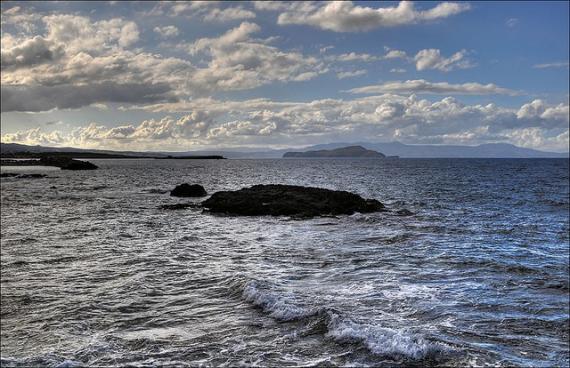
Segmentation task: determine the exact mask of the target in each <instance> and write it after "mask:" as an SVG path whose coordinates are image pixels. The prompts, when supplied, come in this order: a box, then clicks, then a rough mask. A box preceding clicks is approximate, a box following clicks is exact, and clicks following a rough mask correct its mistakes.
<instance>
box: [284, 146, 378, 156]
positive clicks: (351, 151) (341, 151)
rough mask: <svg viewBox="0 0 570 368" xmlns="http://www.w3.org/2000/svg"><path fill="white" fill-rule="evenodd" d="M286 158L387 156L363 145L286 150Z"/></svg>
mask: <svg viewBox="0 0 570 368" xmlns="http://www.w3.org/2000/svg"><path fill="white" fill-rule="evenodd" d="M283 157H284V158H291V157H368V158H385V157H386V156H385V155H384V154H382V153H380V152H376V151H373V150H368V149H366V148H364V147H362V146H348V147H341V148H335V149H330V150H318V151H304V152H285V153H284V154H283Z"/></svg>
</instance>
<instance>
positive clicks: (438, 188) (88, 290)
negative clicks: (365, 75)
mask: <svg viewBox="0 0 570 368" xmlns="http://www.w3.org/2000/svg"><path fill="white" fill-rule="evenodd" d="M91 161H92V162H94V163H96V164H97V165H99V166H100V169H99V170H96V171H77V172H66V171H48V172H46V174H48V177H47V178H43V179H21V178H3V179H2V190H1V199H2V205H1V210H2V212H1V220H2V221H1V225H2V231H1V250H2V271H1V277H2V279H1V280H2V289H1V293H2V295H1V297H2V299H1V305H2V324H1V352H2V362H1V363H2V366H7V367H9V366H18V365H26V366H28V365H53V366H58V365H59V366H67V367H69V366H80V365H97V366H100V365H118V366H125V365H136V366H141V365H142V366H154V365H157V366H168V365H172V366H174V365H176V366H183V365H188V366H196V365H206V366H218V365H227V366H236V365H247V366H250V365H261V366H284V365H325V366H330V365H333V366H342V365H349V366H359V365H362V366H367V365H373V366H378V365H385V366H410V365H422V366H424V365H446V366H449V365H452V366H453V365H456V366H465V365H486V364H489V365H499V366H501V365H504V366H513V365H521V366H553V365H559V366H567V365H568V364H569V353H568V349H569V340H568V339H569V327H568V323H569V317H568V314H569V301H568V296H569V278H568V277H569V276H568V272H569V245H568V242H569V236H568V231H569V217H568V216H569V215H568V210H569V197H568V196H569V194H568V188H569V181H568V180H569V179H568V160H564V159H561V160H411V159H410V160H404V159H402V160H387V161H382V160H370V159H363V160H318V159H315V160H309V159H305V160H295V159H291V160H223V161H188V160H91ZM4 171H10V168H4ZM183 182H188V183H199V184H202V185H204V187H205V188H206V190H208V192H210V193H213V192H215V191H218V190H228V189H238V188H241V187H244V186H249V185H253V184H261V183H282V184H296V185H310V186H317V187H325V188H330V189H339V190H348V191H352V192H356V193H358V194H360V195H362V196H363V197H367V198H376V199H378V200H380V201H381V202H383V203H384V204H385V205H386V206H387V207H388V208H390V209H393V210H398V209H402V208H406V209H409V210H411V211H413V212H414V213H415V215H413V216H410V217H398V216H395V215H393V214H391V213H377V214H366V215H363V214H354V215H352V216H339V217H335V218H332V217H324V218H315V219H311V220H292V219H289V218H283V217H281V218H279V217H277V218H271V217H251V218H235V217H223V216H213V215H210V214H204V213H202V212H201V211H200V210H199V209H196V208H190V209H185V210H177V211H174V210H161V209H160V208H159V207H160V206H161V205H164V204H173V203H179V202H189V201H191V200H188V199H177V198H172V197H170V196H169V194H168V192H167V191H168V190H170V189H172V188H173V187H174V186H175V185H177V184H180V183H183Z"/></svg>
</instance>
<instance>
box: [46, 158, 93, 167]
mask: <svg viewBox="0 0 570 368" xmlns="http://www.w3.org/2000/svg"><path fill="white" fill-rule="evenodd" d="M39 164H40V165H45V166H56V167H59V168H60V169H62V170H95V169H97V168H98V167H97V166H96V165H94V164H92V163H91V162H87V161H80V160H74V159H72V158H69V157H42V158H40V160H39Z"/></svg>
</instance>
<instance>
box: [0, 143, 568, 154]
mask: <svg viewBox="0 0 570 368" xmlns="http://www.w3.org/2000/svg"><path fill="white" fill-rule="evenodd" d="M347 146H361V147H363V148H364V149H367V150H374V151H378V152H381V153H383V154H384V155H386V156H399V157H401V158H568V155H569V154H568V152H566V153H557V152H544V151H538V150H534V149H530V148H522V147H517V146H514V145H512V144H506V143H491V144H482V145H479V146H452V145H441V146H440V145H411V144H403V143H400V142H390V143H373V142H338V143H328V144H319V145H315V146H310V147H305V148H304V149H291V148H289V149H279V150H275V149H269V148H267V149H259V148H247V147H244V148H236V149H226V150H204V151H185V152H134V151H110V150H95V149H80V148H71V147H63V148H62V147H44V146H27V145H23V144H17V143H0V153H1V154H2V156H4V157H6V156H12V155H15V154H17V153H20V152H32V153H36V152H38V153H39V152H76V153H89V152H92V153H98V154H109V155H123V156H127V157H166V156H168V155H170V156H190V155H221V156H224V157H226V158H280V157H282V156H283V155H284V154H285V153H286V152H289V151H318V150H334V149H337V148H343V147H347ZM83 157H85V156H83Z"/></svg>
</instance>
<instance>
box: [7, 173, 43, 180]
mask: <svg viewBox="0 0 570 368" xmlns="http://www.w3.org/2000/svg"><path fill="white" fill-rule="evenodd" d="M46 176H47V175H46V174H16V173H2V174H0V177H2V178H18V179H39V178H45V177H46Z"/></svg>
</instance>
